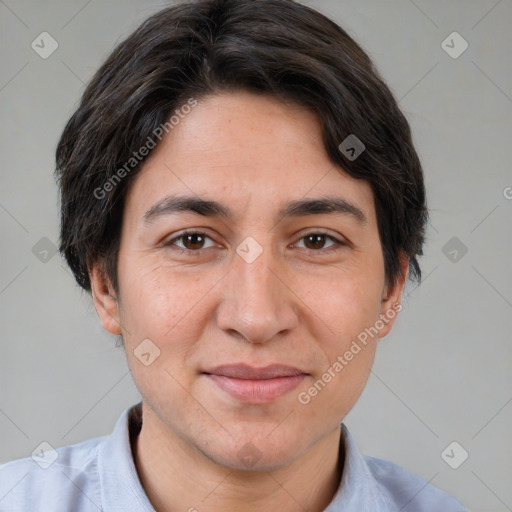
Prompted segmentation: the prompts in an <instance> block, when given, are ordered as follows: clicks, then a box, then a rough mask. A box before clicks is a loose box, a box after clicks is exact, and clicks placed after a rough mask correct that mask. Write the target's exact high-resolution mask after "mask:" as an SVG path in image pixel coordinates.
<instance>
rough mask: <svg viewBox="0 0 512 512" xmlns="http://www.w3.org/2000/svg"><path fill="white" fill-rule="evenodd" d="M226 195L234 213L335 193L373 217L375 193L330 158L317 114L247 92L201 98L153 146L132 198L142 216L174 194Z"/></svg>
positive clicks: (129, 202) (130, 203)
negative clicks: (155, 145) (157, 143)
mask: <svg viewBox="0 0 512 512" xmlns="http://www.w3.org/2000/svg"><path fill="white" fill-rule="evenodd" d="M172 194H179V195H182V196H183V195H187V196H197V197H198V198H199V197H201V198H208V199H213V200H217V202H220V201H221V200H222V198H227V199H228V200H229V208H230V210H231V212H232V213H236V212H251V214H254V213H255V212H256V213H258V214H260V215H262V214H263V210H262V207H263V208H264V210H265V212H270V211H272V210H273V211H274V214H276V215H277V213H280V214H282V213H283V207H284V205H285V203H289V202H291V201H292V200H297V199H300V198H306V197H308V198H315V197H319V196H330V197H333V196H337V197H341V199H344V200H345V201H346V202H347V203H348V202H350V203H351V204H353V205H354V206H355V207H357V208H358V209H359V210H360V211H361V212H362V213H363V214H364V216H365V217H366V218H367V219H369V220H371V218H372V216H373V215H374V209H373V195H372V192H371V189H370V187H369V185H368V183H366V182H365V181H362V180H356V179H354V178H352V177H351V176H349V175H348V174H347V173H346V172H344V171H343V169H341V168H340V167H339V166H336V165H335V164H334V163H333V162H332V161H331V160H330V159H329V157H328V155H327V153H326V151H325V147H324V145H323V141H322V132H321V122H320V119H319V118H318V116H317V114H316V113H314V112H312V111H311V110H309V109H306V108H305V107H302V106H299V105H296V104H284V103H282V102H281V101H279V100H277V99H275V98H272V97H268V96H261V95H254V94H251V93H248V92H230V93H222V94H218V95H214V96H208V97H206V98H204V99H201V100H200V101H199V102H198V104H197V106H196V107H195V108H193V109H192V110H191V111H190V112H189V113H188V114H186V115H184V116H183V117H182V119H181V120H180V122H179V123H178V124H177V125H175V126H174V127H173V129H172V130H170V132H169V133H168V135H166V136H165V137H164V138H163V139H162V141H161V142H160V143H159V145H158V146H157V147H156V148H155V149H154V150H153V152H152V153H151V154H150V156H149V157H148V159H147V160H146V162H145V164H144V167H143V168H142V170H140V171H139V174H138V176H137V177H136V179H135V181H134V183H133V184H132V187H131V189H130V192H129V194H128V197H127V210H129V211H132V210H133V211H136V214H137V217H138V218H143V217H144V215H145V214H146V212H147V211H148V209H149V208H151V207H153V206H155V204H156V203H157V202H158V201H160V202H162V200H164V198H165V197H167V196H169V195H172Z"/></svg>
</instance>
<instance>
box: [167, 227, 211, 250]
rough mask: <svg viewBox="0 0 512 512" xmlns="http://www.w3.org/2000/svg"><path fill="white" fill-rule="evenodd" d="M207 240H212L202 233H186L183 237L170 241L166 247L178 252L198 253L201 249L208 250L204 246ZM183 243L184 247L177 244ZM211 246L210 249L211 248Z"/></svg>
mask: <svg viewBox="0 0 512 512" xmlns="http://www.w3.org/2000/svg"><path fill="white" fill-rule="evenodd" d="M207 239H210V240H211V238H210V237H209V236H208V235H206V233H202V232H200V231H190V232H186V233H182V234H181V235H179V236H177V237H175V238H173V239H172V240H169V241H168V242H166V243H165V244H164V245H165V246H166V247H172V246H175V247H173V248H176V249H177V250H178V251H180V250H181V251H190V252H198V251H199V250H201V249H207V248H208V247H205V246H204V244H205V242H206V240H207ZM178 241H181V244H182V245H179V244H177V243H176V242H178ZM212 245H213V244H212ZM212 245H210V246H209V247H211V246H212Z"/></svg>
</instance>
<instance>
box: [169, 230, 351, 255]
mask: <svg viewBox="0 0 512 512" xmlns="http://www.w3.org/2000/svg"><path fill="white" fill-rule="evenodd" d="M188 235H201V236H203V237H205V238H209V239H210V240H212V238H211V237H210V236H208V234H206V233H204V232H203V231H184V232H183V233H181V234H180V235H179V236H177V237H174V238H172V239H171V240H169V241H167V242H164V243H163V244H162V245H163V246H164V247H172V246H174V247H172V250H175V251H178V252H180V253H187V254H189V255H192V254H194V253H196V254H200V253H201V252H202V251H204V250H207V249H209V247H207V248H206V249H204V248H203V249H197V250H192V249H184V248H183V247H178V246H176V245H175V244H174V242H176V241H177V240H181V239H183V238H185V237H186V236H188ZM311 235H324V236H325V237H326V238H327V239H330V240H332V241H333V242H334V243H335V245H333V246H331V247H328V248H327V249H304V250H305V251H307V252H313V253H318V252H323V253H325V252H329V253H330V252H331V251H338V250H340V249H341V248H342V247H345V246H347V245H348V244H347V243H345V242H342V241H341V240H338V239H337V238H335V237H333V236H332V235H328V234H327V233H323V232H322V231H311V232H310V233H306V234H305V235H303V236H301V237H300V238H299V241H300V240H303V239H304V238H306V237H308V236H311ZM194 255H195V254H194Z"/></svg>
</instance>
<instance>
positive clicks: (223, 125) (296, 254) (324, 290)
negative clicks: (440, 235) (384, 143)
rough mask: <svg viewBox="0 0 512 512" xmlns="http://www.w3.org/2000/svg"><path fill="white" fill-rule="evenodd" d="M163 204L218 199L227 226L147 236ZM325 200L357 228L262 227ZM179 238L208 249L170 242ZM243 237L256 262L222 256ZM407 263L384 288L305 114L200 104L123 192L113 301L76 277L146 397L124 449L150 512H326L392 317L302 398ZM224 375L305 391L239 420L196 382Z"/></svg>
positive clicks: (174, 225)
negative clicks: (217, 372) (300, 376)
mask: <svg viewBox="0 0 512 512" xmlns="http://www.w3.org/2000/svg"><path fill="white" fill-rule="evenodd" d="M169 194H187V195H194V196H198V197H201V198H203V199H213V200H217V201H219V202H221V203H223V204H224V205H226V206H228V207H229V208H231V209H232V210H233V211H234V215H235V216H234V217H233V218H232V219H222V218H214V217H206V216H201V215H198V214H196V213H192V212H179V213H169V214H167V215H162V216H160V217H158V218H155V219H154V220H153V221H152V222H150V223H148V224H147V225H145V223H144V221H143V216H144V213H145V212H146V211H147V210H148V209H149V208H150V207H151V206H152V205H154V204H155V203H156V202H157V201H158V200H160V199H162V198H163V197H165V196H167V195H169ZM333 195H335V196H336V197H341V198H343V199H345V200H346V201H349V202H350V203H351V204H353V205H355V206H357V207H358V208H359V209H360V210H361V211H362V212H363V213H364V216H365V217H366V222H364V223H363V222H361V221H359V220H358V219H357V218H355V217H354V216H353V215H350V214H346V213H345V214H340V213H323V214H315V215H307V216H301V217H294V218H292V217H291V218H285V219H282V220H280V221H279V222H277V221H276V215H277V211H278V210H279V209H280V208H281V207H282V206H283V205H285V204H286V203H287V202H289V201H293V200H297V199H303V198H305V197H307V198H322V197H325V196H333ZM184 229H192V230H197V231H200V232H202V233H204V234H205V235H207V236H206V237H203V238H199V239H197V238H195V239H194V238H193V237H192V240H191V239H190V238H188V239H187V237H185V238H178V237H179V235H180V234H182V232H183V230H184ZM319 232H320V233H326V234H327V236H326V237H325V238H323V239H321V241H320V242H319V243H316V242H315V239H313V241H311V239H308V237H306V235H308V234H315V233H319ZM248 236H250V237H252V238H254V239H255V240H256V241H257V242H258V244H259V245H260V246H261V248H262V251H263V252H262V253H261V254H260V255H259V257H258V258H257V259H256V260H255V261H253V262H252V263H248V262H247V261H245V260H244V259H243V258H241V257H240V256H239V255H238V254H237V253H236V248H237V247H238V246H239V244H241V242H242V241H243V240H244V239H245V238H246V237H248ZM330 236H332V237H334V238H335V239H337V240H339V241H340V242H344V245H339V246H338V245H337V243H336V242H335V241H333V240H332V239H331V238H329V237H330ZM164 242H166V243H167V245H164ZM180 249H181V250H182V251H184V252H180ZM407 263H408V262H407V259H406V258H402V259H401V264H402V270H403V275H404V277H403V278H398V279H397V280H396V282H395V284H394V285H393V286H392V287H388V286H386V284H385V273H384V260H383V255H382V248H381V244H380V238H379V233H378V229H377V219H376V214H375V208H374V202H373V194H372V191H371V189H370V186H369V185H368V183H366V182H364V181H360V180H355V179H353V178H351V177H350V176H349V175H348V174H346V173H345V172H344V171H343V170H342V169H341V168H339V167H336V166H335V165H334V164H333V163H332V162H331V161H330V160H329V158H328V156H327V153H326V151H325V148H324V146H323V143H322V139H321V128H320V121H319V119H318V118H317V116H316V114H314V113H313V112H311V111H309V110H306V109H305V108H302V107H299V106H296V105H292V104H284V103H282V102H279V101H277V100H276V99H273V98H270V97H265V96H260V95H254V94H251V93H248V92H229V93H227V92H224V93H221V94H216V95H213V96H208V97H206V98H203V99H201V100H200V101H199V103H198V105H197V106H196V107H195V108H193V109H192V112H191V113H189V114H188V115H187V116H186V117H185V118H184V119H182V120H181V121H180V123H179V124H178V125H177V126H175V127H174V129H173V130H172V131H171V132H170V133H169V135H168V136H166V138H164V139H163V140H162V142H161V143H160V144H159V145H158V146H157V147H156V148H155V149H154V150H153V152H152V153H151V155H150V157H149V158H148V160H147V161H146V163H145V165H144V167H143V169H142V170H141V171H140V173H139V175H138V176H137V177H136V179H135V181H134V183H133V184H132V186H131V188H130V190H129V192H128V195H127V199H126V204H125V211H124V216H123V225H122V232H121V245H120V251H119V260H118V276H119V295H116V293H115V291H114V289H113V288H112V286H111V284H110V282H109V280H108V279H107V278H106V277H105V276H104V275H103V274H102V273H101V272H100V270H99V266H98V265H96V266H94V267H92V269H91V271H90V276H91V281H92V292H93V298H94V302H95V306H96V309H97V312H98V315H99V317H100V320H101V322H102V324H103V326H104V327H105V329H106V330H107V331H108V332H110V333H112V334H122V336H123V339H124V343H125V348H126V356H127V360H128V364H129V367H130V370H131V373H132V376H133V379H134V381H135V384H136V386H137V388H138V389H139V391H140V393H141V395H142V398H143V426H142V430H141V433H140V435H139V437H138V438H137V441H136V443H135V445H134V447H133V451H134V459H135V462H136V466H137V470H138V473H139V477H140V479H141V483H142V485H143V487H144V488H145V490H146V493H147V495H148V497H149V499H150V500H151V502H152V503H153V506H154V507H155V509H156V510H157V511H159V512H166V511H171V510H184V511H185V510H189V511H190V512H192V511H193V510H197V511H199V512H201V511H204V510H208V511H210V512H216V511H224V512H225V511H235V510H244V511H247V512H252V511H261V510H280V511H284V512H288V511H290V512H291V511H302V510H304V509H307V510H308V511H313V512H314V511H321V510H323V509H324V508H325V507H327V505H328V504H329V502H330V501H331V499H332V498H333V496H334V493H335V492H336V490H337V488H338V486H339V482H340V476H341V470H342V465H343V460H342V458H338V446H339V443H340V435H341V427H340V423H341V421H342V420H343V419H344V418H345V416H346V414H347V413H348V412H349V411H350V410H351V408H352V407H353V406H354V404H355V402H356V401H357V399H358V398H359V396H360V394H361V392H362V391H363V389H364V386H365V384H366V381H367V379H368V376H369V372H370V369H371V366H372V363H373V360H374V355H375V349H376V343H377V339H378V338H381V337H383V336H385V335H386V334H388V332H389V331H390V330H391V328H392V325H393V321H394V317H395V316H396V315H395V314H394V315H393V318H392V319H391V320H389V321H388V322H387V323H386V324H385V326H384V328H383V329H381V330H380V333H379V335H378V337H375V338H374V339H373V340H371V341H370V342H369V343H368V344H367V346H366V347H364V348H363V349H362V350H361V351H360V352H359V353H358V354H357V355H355V356H354V358H353V359H352V360H351V361H350V362H349V363H348V364H347V365H346V366H345V367H344V368H343V370H342V371H341V372H339V373H338V374H337V375H336V377H335V378H333V379H332V380H331V382H329V383H328V384H327V385H326V386H325V387H324V388H323V389H322V390H321V391H320V392H319V393H318V394H317V395H316V396H315V397H314V398H312V399H311V401H310V402H309V403H308V404H302V403H300V402H299V401H298V395H299V393H300V392H301V391H307V390H308V388H310V387H311V386H312V385H313V384H314V383H315V382H316V381H317V380H318V379H319V378H320V377H321V376H322V374H324V372H325V371H326V370H327V369H328V368H329V367H330V366H331V365H332V364H333V362H334V361H336V358H337V357H338V356H340V355H341V356H342V355H343V354H344V353H345V352H346V350H347V349H349V347H350V345H351V343H352V341H353V340H354V339H356V337H357V335H358V334H359V333H361V332H363V331H364V330H365V328H368V327H370V326H373V325H374V324H375V323H376V321H377V320H378V319H379V318H380V315H386V314H389V312H390V311H391V310H392V309H393V306H395V307H396V305H397V304H398V303H399V302H400V298H401V293H402V288H403V285H404V280H405V276H406V275H407ZM147 338H149V339H150V340H152V342H153V343H154V344H155V345H156V346H157V347H158V348H159V350H160V355H159V357H158V358H156V359H155V360H154V362H153V363H152V364H150V365H149V366H145V365H144V364H142V363H141V361H140V360H139V359H138V358H137V357H135V355H134V350H135V349H136V348H137V346H138V345H139V344H140V343H141V342H142V340H144V339H147ZM238 362H246V363H248V364H251V365H252V366H257V367H262V366H266V365H268V364H271V363H281V364H287V365H291V366H295V367H297V368H299V369H301V370H303V371H304V372H306V373H308V374H309V375H308V376H307V377H306V378H305V379H304V381H303V382H302V383H301V384H300V385H299V386H298V387H297V388H295V389H294V390H292V391H291V392H289V393H287V394H286V395H284V396H282V397H280V398H278V399H276V400H275V401H274V402H272V403H269V404H263V405H261V404H260V405H255V404H244V403H241V402H239V401H237V400H236V399H234V398H232V397H231V396H230V395H227V394H226V393H225V392H223V391H222V390H220V389H219V388H218V387H217V386H216V385H215V384H213V383H212V382H210V380H209V379H207V378H206V377H205V376H204V375H201V372H202V371H204V370H205V369H207V368H211V367H213V366H216V365H219V364H227V363H238ZM247 443H251V446H255V447H256V448H257V450H258V452H257V453H258V457H259V458H258V457H256V456H255V457H254V459H257V460H256V462H255V463H254V465H252V466H251V467H248V465H247V464H246V463H245V462H244V461H242V460H240V459H239V457H238V456H237V454H238V452H239V450H240V449H242V447H244V446H246V448H245V449H247V446H249V445H248V444H247ZM251 449H252V450H254V448H251ZM255 453H256V452H255Z"/></svg>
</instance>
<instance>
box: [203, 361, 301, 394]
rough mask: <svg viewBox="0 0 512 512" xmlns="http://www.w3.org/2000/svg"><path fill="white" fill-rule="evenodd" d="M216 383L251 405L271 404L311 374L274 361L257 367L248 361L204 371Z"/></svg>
mask: <svg viewBox="0 0 512 512" xmlns="http://www.w3.org/2000/svg"><path fill="white" fill-rule="evenodd" d="M202 375H205V376H206V377H207V378H208V379H209V380H210V381H211V382H212V383H214V384H215V386H216V387H217V388H218V389H219V390H221V391H223V392H224V393H227V394H228V395H230V396H231V397H233V398H235V399H236V400H238V401H240V402H243V403H247V404H265V403H271V402H273V401H275V400H277V399H278V398H280V397H281V396H283V395H285V394H287V393H289V392H290V391H291V390H293V389H294V388H296V387H297V386H298V385H299V384H300V383H301V382H302V381H303V380H304V379H305V378H306V377H307V376H308V375H309V374H307V373H306V372H304V371H302V370H299V369H298V368H294V367H292V366H285V365H279V364H273V365H269V366H266V367H264V368H255V367H252V366H249V365H246V364H234V365H223V366H217V367H216V368H212V369H209V370H208V371H205V372H202Z"/></svg>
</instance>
